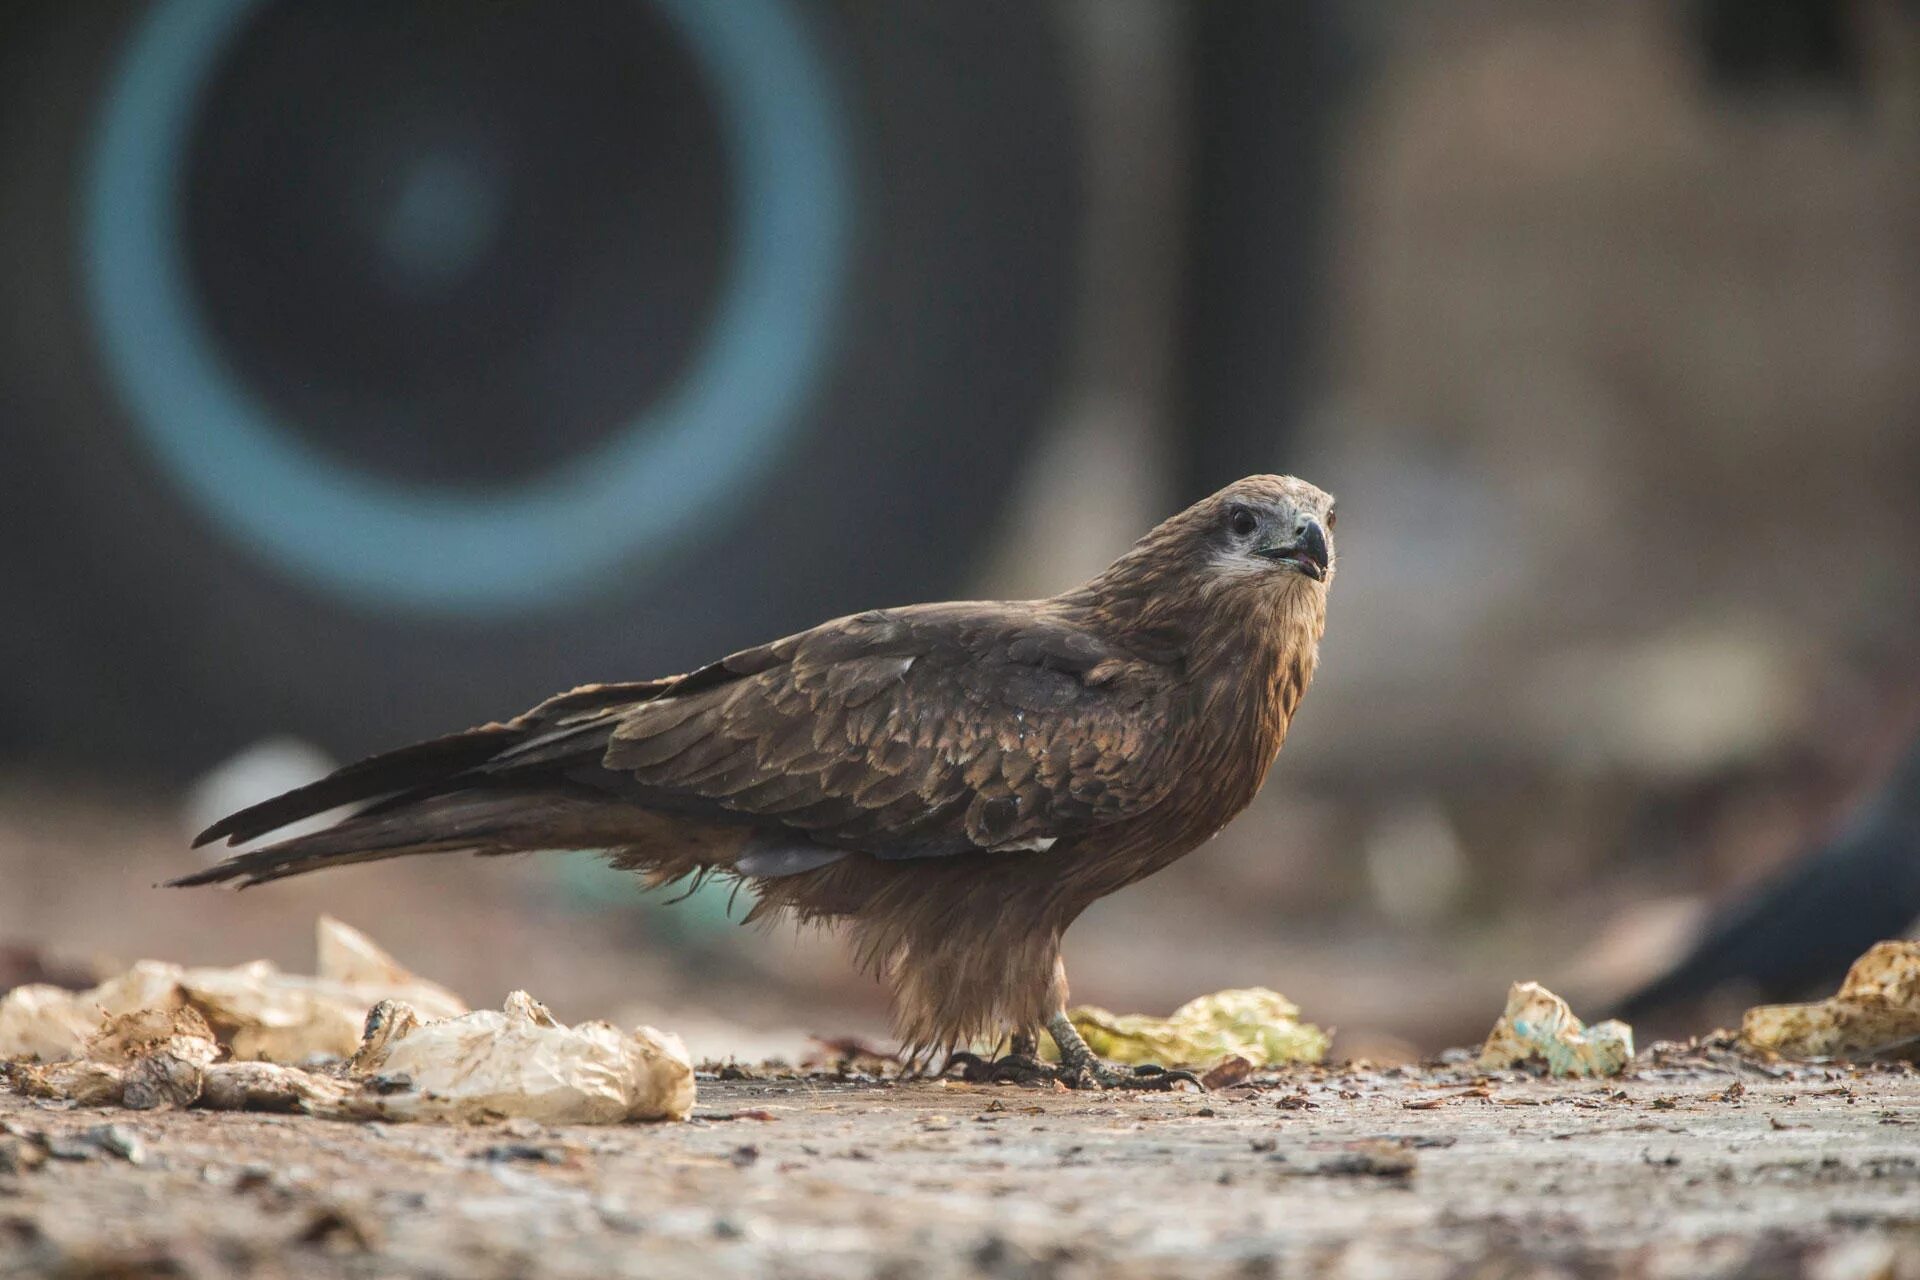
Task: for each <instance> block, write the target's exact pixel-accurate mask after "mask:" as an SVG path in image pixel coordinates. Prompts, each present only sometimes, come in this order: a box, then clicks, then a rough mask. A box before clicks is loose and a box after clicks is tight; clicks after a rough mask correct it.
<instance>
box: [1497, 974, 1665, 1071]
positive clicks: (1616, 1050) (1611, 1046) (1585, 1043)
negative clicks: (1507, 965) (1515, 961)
mask: <svg viewBox="0 0 1920 1280" xmlns="http://www.w3.org/2000/svg"><path fill="white" fill-rule="evenodd" d="M1632 1061H1633V1028H1632V1027H1630V1026H1628V1025H1627V1024H1626V1023H1624V1022H1621V1021H1620V1020H1619V1019H1617V1018H1609V1019H1607V1020H1606V1021H1605V1022H1596V1023H1594V1024H1593V1025H1592V1026H1591V1027H1589V1026H1584V1025H1582V1023H1581V1021H1580V1019H1578V1018H1576V1017H1574V1016H1573V1010H1572V1009H1571V1008H1569V1007H1568V1006H1567V1002H1566V1001H1565V1000H1562V999H1561V998H1560V997H1559V996H1557V995H1555V994H1553V992H1551V991H1549V990H1547V989H1546V988H1545V987H1543V986H1541V985H1540V984H1539V983H1537V982H1516V983H1514V984H1513V986H1512V987H1510V988H1508V990H1507V1009H1506V1012H1505V1013H1503V1014H1501V1015H1500V1020H1499V1021H1498V1022H1496V1023H1494V1024H1493V1030H1492V1031H1491V1032H1489V1033H1488V1035H1487V1042H1486V1044H1484V1045H1483V1046H1481V1049H1480V1068H1481V1070H1483V1071H1504V1070H1506V1069H1508V1068H1510V1067H1515V1066H1518V1065H1520V1064H1521V1063H1523V1062H1540V1063H1544V1064H1545V1065H1546V1068H1547V1073H1548V1074H1549V1075H1556V1076H1617V1075H1619V1074H1620V1073H1621V1072H1622V1071H1624V1070H1626V1068H1627V1064H1628V1063H1630V1062H1632Z"/></svg>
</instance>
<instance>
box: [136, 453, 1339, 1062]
mask: <svg viewBox="0 0 1920 1280" xmlns="http://www.w3.org/2000/svg"><path fill="white" fill-rule="evenodd" d="M1333 527H1334V506H1333V499H1332V498H1331V497H1330V496H1329V495H1328V494H1326V493H1324V492H1322V491H1321V490H1320V489H1317V488H1315V487H1314V486H1313V485H1311V484H1308V483H1307V482H1306V481H1304V480H1299V479H1295V478H1293V477H1290V476H1251V477H1248V478H1247V479H1244V480H1241V481H1239V482H1237V483H1235V484H1232V485H1229V486H1228V487H1227V488H1225V489H1223V490H1221V491H1220V492H1218V493H1216V494H1214V495H1213V496H1211V497H1209V498H1206V499H1205V500H1203V501H1201V502H1198V503H1196V504H1195V505H1193V506H1192V507H1189V508H1188V509H1187V510H1185V511H1182V512H1181V513H1179V514H1178V515H1176V516H1173V517H1172V518H1171V519H1168V520H1166V521H1165V522H1163V523H1162V524H1160V525H1159V526H1157V527H1156V528H1154V529H1153V530H1152V531H1151V532H1149V533H1148V534H1147V535H1146V536H1145V537H1143V538H1142V539H1140V541H1139V542H1138V543H1136V544H1135V545H1134V546H1133V548H1132V549H1131V550H1129V551H1127V552H1126V554H1124V555H1122V556H1121V557H1120V558H1119V559H1118V560H1116V561H1115V562H1114V563H1113V564H1112V565H1111V566H1109V567H1108V568H1107V569H1106V570H1105V571H1104V572H1102V573H1101V574H1099V575H1098V576H1097V577H1095V578H1093V579H1092V580H1091V581H1089V582H1087V583H1086V584H1085V585H1083V586H1080V587H1077V588H1075V589H1073V590H1071V591H1068V592H1066V593H1064V594H1062V595H1058V596H1054V597H1052V598H1050V599H1045V600H1023V601H977V602H962V603H950V604H926V605H913V606H909V607H905V608H892V609H875V610H872V611H869V612H866V613H860V614H855V615H853V616H851V617H846V618H839V619H836V620H834V621H832V622H827V623H823V624H821V625H820V626H817V627H815V628H813V629H812V630H810V631H803V632H800V633H799V634H797V635H792V636H788V637H787V638H785V639H783V640H775V641H773V642H772V643H770V644H763V645H759V646H756V647H754V648H751V649H743V650H741V651H740V652H738V653H734V654H731V655H729V656H728V657H725V658H722V659H720V660H719V661H718V662H714V663H711V664H709V665H707V666H704V667H700V668H698V669H697V670H694V671H691V672H688V673H687V674H685V675H680V676H672V677H668V678H666V679H659V680H641V681H635V682H629V683H620V684H594V685H585V686H583V687H581V688H578V689H575V690H573V691H572V692H569V693H563V694H560V695H558V696H556V697H553V698H550V699H548V700H547V701H545V702H543V703H541V704H540V705H538V706H536V707H534V708H533V709H532V710H530V711H527V712H525V713H524V714H522V715H518V716H515V717H514V718H513V719H511V720H508V721H506V722H505V723H493V724H485V725H481V726H480V727H478V728H475V729H469V730H467V731H466V732H464V733H456V734H452V735H450V736H448V737H444V738H437V739H434V740H432V741H429V742H423V743H419V744H417V745H414V746H410V747H403V748H401V749H399V750H397V751H390V752H388V753H386V754H384V755H377V756H373V757H371V758H370V759H367V760H362V761H360V762H359V763H357V764H351V765H348V766H346V767H345V768H342V769H340V770H339V771H338V772H336V773H334V774H332V775H331V776H329V777H326V778H323V779H321V780H320V781H318V782H315V783H312V784H311V785H308V786H305V787H301V788H299V789H298V790H295V791H290V792H288V793H287V794H285V795H282V796H280V797H278V798H276V799H272V800H268V801H265V802H264V803H261V804H257V805H254V806H252V807H251V808H248V809H244V810H242V811H240V812H239V813H236V814H233V815H232V816H230V817H227V818H225V819H223V820H221V821H220V822H217V823H215V824H214V825H213V826H212V827H210V828H208V829H207V830H206V831H205V832H203V833H202V834H201V835H200V837H199V838H198V840H196V841H195V844H196V845H202V844H206V843H208V842H210V841H215V840H225V841H226V842H227V843H228V844H230V845H232V844H241V843H246V842H250V841H253V840H255V839H258V838H259V837H262V836H265V835H267V834H268V833H270V832H273V831H275V830H277V829H278V828H280V827H283V826H286V825H287V824H289V823H292V822H296V821H299V820H300V819H303V818H307V817H310V816H313V815H315V814H320V813H323V812H327V811H330V810H333V809H335V808H338V807H342V806H346V805H351V804H359V805H361V806H362V807H360V808H359V809H358V810H357V811H355V812H353V813H352V814H351V815H350V816H348V817H346V818H344V819H342V820H341V821H339V822H338V823H337V824H336V825H334V826H332V827H329V828H327V829H324V830H321V831H319V832H315V833H312V834H307V835H297V836H293V837H291V838H288V839H283V840H281V841H279V842H278V843H275V844H269V845H267V846H265V847H263V848H259V849H255V850H250V851H247V852H242V853H237V854H234V855H232V856H230V857H229V858H227V860H226V861H224V862H222V863H220V864H219V865H217V866H214V867H211V868H209V869H207V870H204V871H201V872H199V873H197V874H195V875H189V876H185V877H182V878H181V879H179V880H175V881H173V882H172V883H174V884H177V885H197V884H208V883H212V882H216V881H239V882H240V883H241V884H242V885H255V884H261V883H263V882H265V881H269V880H277V879H280V878H281V877H283V876H291V875H298V874H301V873H303V872H307V871H314V870H318V869H320V868H322V867H337V866H346V865H348V864H351V863H357V862H370V861H375V860H378V859H383V858H394V857H400V856H403V855H407V854H416V853H441V852H449V851H469V852H473V853H478V854H505V853H519V852H526V851H533V850H543V849H582V848H587V849H601V850H605V851H606V854H607V856H608V858H609V859H610V860H611V861H612V863H613V864H614V865H615V866H617V867H621V868H628V869H632V870H634V871H637V872H639V873H640V874H641V875H642V876H643V877H644V878H645V880H646V881H647V883H648V884H649V885H652V886H660V885H665V884H668V883H671V882H674V881H679V880H683V879H688V878H692V879H694V880H695V881H698V880H700V879H703V878H706V877H709V876H714V875H721V876H727V877H732V878H733V879H735V880H736V881H738V882H740V883H742V884H744V885H745V886H746V887H748V888H749V889H750V890H751V892H752V893H753V895H754V897H755V898H756V903H755V905H754V907H753V909H752V910H751V911H750V912H749V913H748V919H750V920H751V919H756V918H762V917H766V916H770V915H786V916H790V917H793V918H796V919H798V920H801V921H825V922H836V923H838V924H841V925H843V926H844V927H845V928H846V929H847V930H848V931H849V933H850V935H851V939H852V941H853V943H854V946H855V952H856V955H857V956H858V958H859V962H860V963H861V964H862V966H863V967H865V968H867V969H869V970H870V971H872V972H874V973H876V974H877V975H880V976H882V977H883V978H884V979H885V980H886V981H888V983H889V984H890V985H891V988H892V992H893V997H894V1012H895V1020H896V1023H897V1028H898V1031H899V1033H900V1036H901V1038H902V1041H903V1042H904V1043H905V1044H906V1045H907V1046H908V1048H909V1050H910V1061H913V1062H915V1063H930V1062H931V1061H932V1060H933V1058H934V1057H935V1056H936V1055H938V1054H940V1053H942V1052H945V1053H947V1054H949V1055H953V1054H956V1052H957V1051H959V1050H960V1049H961V1048H962V1047H963V1046H966V1045H968V1044H971V1043H974V1042H978V1041H983V1040H989V1039H990V1040H993V1041H995V1042H998V1043H1003V1044H1008V1045H1009V1046H1010V1048H1011V1052H1009V1054H1008V1055H1007V1056H1006V1057H1005V1058H1003V1059H1001V1060H1000V1063H999V1064H991V1065H993V1066H996V1067H998V1066H1001V1065H1002V1064H1007V1068H1008V1069H1009V1070H1011V1069H1013V1068H1016V1067H1017V1068H1020V1069H1022V1070H1030V1071H1039V1070H1042V1069H1041V1068H1039V1067H1038V1064H1037V1063H1034V1062H1033V1059H1032V1054H1033V1049H1034V1046H1035V1044H1036V1043H1037V1033H1038V1031H1039V1030H1040V1029H1041V1028H1043V1027H1044V1028H1045V1029H1046V1030H1047V1031H1048V1032H1049V1033H1050V1034H1051V1035H1052V1036H1053V1038H1054V1041H1055V1043H1056V1045H1057V1046H1058V1048H1059V1050H1060V1055H1061V1063H1062V1065H1061V1068H1060V1071H1059V1078H1060V1079H1062V1080H1064V1081H1065V1082H1067V1083H1069V1084H1074V1085H1085V1086H1098V1085H1103V1084H1130V1083H1134V1082H1135V1081H1136V1079H1137V1078H1138V1077H1137V1076H1136V1075H1135V1074H1134V1073H1124V1072H1120V1071H1117V1070H1115V1069H1113V1068H1110V1067H1108V1066H1106V1065H1105V1064H1103V1063H1101V1062H1100V1061H1099V1060H1098V1059H1097V1058H1096V1057H1095V1056H1094V1055H1093V1054H1092V1053H1091V1052H1090V1051H1089V1050H1088V1048H1087V1045H1086V1043H1085V1042H1084V1041H1083V1040H1082V1039H1081V1037H1080V1036H1079V1035H1078V1034H1077V1033H1076V1032H1075V1031H1074V1029H1073V1025H1072V1023H1071V1022H1069V1021H1068V1019H1067V1016H1066V998H1067V986H1066V972H1065V969H1064V966H1063V965H1062V963H1061V959H1060V940H1061V935H1062V934H1063V933H1064V932H1065V931H1066V929H1067V926H1068V925H1070V924H1072V923H1073V921H1074V919H1075V918H1076V917H1078V916H1079V915H1080V913H1081V912H1082V911H1084V910H1086V909H1087V907H1088V906H1090V905H1091V904H1092V903H1093V902H1095V901H1096V900H1098V899H1100V898H1102V897H1104V896H1106V895H1107V894H1110V893H1112V892H1114V891H1115V890H1117V889H1121V888H1124V887H1125V886H1127V885H1129V884H1132V883H1133V882H1134V881H1136V880H1139V879H1142V878H1143V877H1145V876H1149V875H1152V874H1153V873H1154V872H1156V871H1158V870H1160V869H1161V868H1162V867H1165V866H1167V865H1168V864H1169V863H1171V862H1173V861H1174V860H1175V859H1177V858H1179V857H1181V856H1183V855H1184V854H1186V853H1188V852H1190V851H1191V850H1193V849H1194V848H1195V847H1197V846H1198V845H1200V844H1201V843H1203V842H1204V841H1206V840H1207V839H1209V838H1210V837H1212V836H1213V835H1214V834H1215V833H1216V832H1218V831H1219V830H1220V829H1221V828H1222V827H1223V826H1225V825H1226V823H1227V822H1228V821H1229V820H1230V819H1232V818H1233V817H1234V816H1235V815H1236V814H1238V813H1239V812H1240V810H1241V809H1243V808H1245V807H1246V805H1247V803H1248V802H1249V801H1251V800H1252V799H1253V797H1254V794H1255V792H1257V791H1258V790H1259V788H1260V785H1261V783H1262V782H1263V781H1264V780H1265V778H1266V775H1267V771H1268V769H1269V768H1270V767H1271V765H1272V764H1273V761H1274V757H1275V755H1276V754H1277V753H1278V752H1279V750H1280V746H1281V743H1282V742H1283V741H1284V740H1285V738H1286V735H1287V726H1288V724H1289V722H1290V721H1291V720H1292V718H1293V714H1294V710H1295V708H1297V707H1298V706H1299V704H1300V699H1301V696H1302V695H1303V694H1304V693H1305V692H1306V689H1307V684H1308V682H1309V681H1310V680H1311V679H1312V678H1313V671H1314V666H1315V663H1316V662H1317V661H1318V658H1319V646H1320V638H1321V633H1322V630H1323V628H1324V626H1325V621H1326V606H1327V590H1328V587H1329V585H1330V583H1331V582H1332V579H1333V573H1334V548H1333V537H1332V534H1333ZM969 1056H970V1055H969ZM971 1061H972V1062H973V1064H974V1065H975V1066H981V1065H987V1064H981V1063H980V1062H979V1060H978V1059H971ZM1161 1074H1164V1073H1161Z"/></svg>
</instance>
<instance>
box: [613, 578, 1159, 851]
mask: <svg viewBox="0 0 1920 1280" xmlns="http://www.w3.org/2000/svg"><path fill="white" fill-rule="evenodd" d="M1041 608H1042V606H1032V605H1028V606H1018V605H966V606H955V605H943V606H931V607H927V608H924V609H918V610H895V611H887V612H884V613H870V614H861V615H858V616H856V617H853V618H847V619H842V620H840V621H839V622H835V623H828V624H826V626H824V627H820V628H816V629H815V630H814V631H812V632H808V633H804V634H803V635H801V636H799V637H794V638H790V639H788V640H785V641H780V642H778V643H776V644H774V645H768V646H762V647H761V648H760V649H758V650H753V651H749V652H748V654H747V655H746V656H744V657H741V656H738V655H736V657H733V658H727V659H723V660H722V661H721V662H720V663H716V664H713V666H712V667H709V668H702V669H701V671H699V672H695V673H694V674H693V675H692V676H688V677H686V678H685V681H686V682H687V683H686V684H685V685H684V686H676V687H675V688H674V689H673V690H671V691H669V692H668V693H667V694H666V695H665V696H663V697H660V698H657V699H654V700H652V701H648V702H642V703H638V704H635V705H632V706H630V707H627V708H624V709H622V711H621V712H620V714H619V717H618V720H617V723H615V724H614V726H613V728H612V731H611V734H610V735H609V738H608V741H607V747H606V750H605V753H604V756H603V757H602V761H601V763H602V766H603V767H604V768H605V769H608V770H611V771H614V772H615V773H616V774H619V775H622V776H624V777H626V778H627V779H630V782H631V784H632V785H633V786H635V787H637V788H639V793H640V794H641V795H642V796H644V797H649V798H656V799H657V798H668V799H671V800H672V801H673V802H674V804H675V805H676V807H691V808H694V809H696V810H697V809H699V808H700V807H702V806H709V807H711V808H713V809H715V810H719V811H723V812H725V813H727V814H731V815H737V816H739V817H744V818H749V819H761V820H764V821H765V822H766V823H768V824H770V825H772V826H774V827H784V828H786V829H788V830H791V831H793V832H795V833H796V835H800V836H802V837H804V838H806V839H811V840H812V841H814V842H815V843H817V844H821V845H825V846H830V847H835V848H845V849H856V850H861V851H864V852H867V853H871V854H873V855H875V856H877V857H883V858H890V857H931V856H944V855H950V854H956V853H965V852H969V851H972V852H983V851H1002V850H1011V849H1035V848H1046V847H1048V846H1050V845H1051V844H1052V843H1053V842H1054V841H1056V840H1058V839H1061V838H1065V837H1070V836H1072V835H1075V834H1077V833H1079V832H1082V831H1086V830H1089V829H1091V828H1093V827H1097V826H1099V825H1100V824H1102V823H1107V822H1113V821H1117V820H1120V819H1122V818H1125V817H1129V816H1131V815H1133V814H1136V813H1139V812H1141V811H1143V810H1144V809H1146V808H1147V807H1149V806H1151V805H1152V804H1154V803H1157V802H1158V800H1159V799H1160V798H1161V797H1162V796H1164V795H1165V794H1166V792H1167V790H1168V789H1169V788H1170V786H1171V784H1172V782H1173V780H1174V776H1175V773H1176V771H1175V770H1173V769H1171V768H1168V767H1167V762H1166V759H1165V756H1166V752H1167V750H1168V744H1169V743H1170V741H1171V740H1172V739H1173V738H1175V737H1176V736H1177V733H1176V725H1175V724H1174V721H1175V719H1176V718H1177V717H1178V716H1179V714H1180V713H1181V708H1182V707H1183V706H1184V705H1185V704H1184V701H1183V699H1182V698H1181V697H1180V696H1179V692H1178V687H1177V684H1176V682H1175V680H1174V678H1173V677H1172V676H1171V675H1170V674H1169V673H1168V672H1167V670H1166V669H1165V668H1163V667H1159V666H1156V665H1155V664H1153V663H1150V662H1146V661H1142V660H1138V659H1135V658H1133V657H1131V655H1127V654H1124V653H1120V652H1116V651H1115V649H1114V648H1113V647H1112V646H1111V645H1110V644H1108V643H1107V642H1105V641H1103V640H1101V639H1100V638H1099V637H1098V636H1096V635H1094V634H1092V633H1091V632H1090V631H1087V630H1085V629H1084V628H1080V627H1077V626H1075V625H1074V624H1073V623H1072V622H1071V621H1070V620H1068V619H1064V618H1057V617H1044V616H1038V614H1039V610H1040V609H1041ZM708 672H726V673H728V674H727V676H726V677H724V678H723V677H721V676H719V675H708V674H707V673H708ZM683 688H684V691H683ZM1149 725H1151V726H1154V728H1153V730H1151V731H1149V729H1148V728H1147V726H1149Z"/></svg>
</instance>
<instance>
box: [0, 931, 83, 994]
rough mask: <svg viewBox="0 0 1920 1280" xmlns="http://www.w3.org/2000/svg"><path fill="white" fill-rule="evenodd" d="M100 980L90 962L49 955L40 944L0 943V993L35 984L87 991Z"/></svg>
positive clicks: (64, 989)
mask: <svg viewBox="0 0 1920 1280" xmlns="http://www.w3.org/2000/svg"><path fill="white" fill-rule="evenodd" d="M99 980H100V976H99V975H98V974H97V973H95V972H94V971H93V969H92V968H91V967H90V966H87V965H83V964H75V963H74V962H72V961H70V960H62V959H58V958H56V957H53V956H49V955H48V954H47V953H46V952H44V951H42V950H41V949H40V948H38V947H33V946H27V945H24V944H22V943H0V995H5V994H6V993H7V992H9V991H11V990H13V989H14V988H15V987H24V986H29V985H34V984H43V985H46V986H54V987H59V988H61V989H62V990H63V991H85V990H86V989H87V988H88V987H91V986H93V985H94V984H95V983H96V982H98V981H99Z"/></svg>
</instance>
